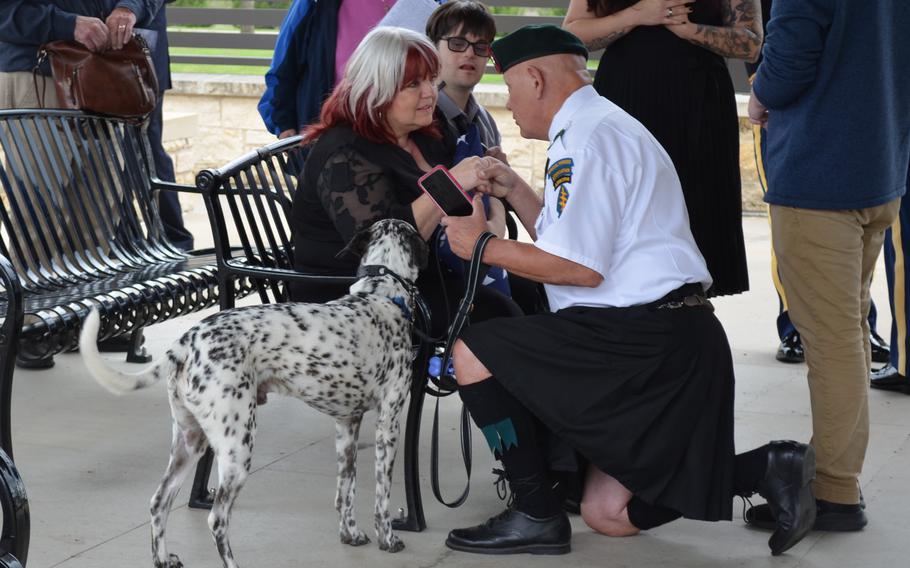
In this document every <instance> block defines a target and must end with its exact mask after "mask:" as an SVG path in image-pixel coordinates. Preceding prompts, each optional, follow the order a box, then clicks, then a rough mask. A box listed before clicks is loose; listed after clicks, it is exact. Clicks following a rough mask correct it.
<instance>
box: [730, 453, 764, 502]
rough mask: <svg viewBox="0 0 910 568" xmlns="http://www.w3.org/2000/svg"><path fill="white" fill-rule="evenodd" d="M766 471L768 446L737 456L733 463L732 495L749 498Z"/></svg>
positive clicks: (756, 489)
mask: <svg viewBox="0 0 910 568" xmlns="http://www.w3.org/2000/svg"><path fill="white" fill-rule="evenodd" d="M767 469H768V446H767V445H764V446H761V447H760V448H755V449H754V450H750V451H748V452H746V453H744V454H738V455H737V456H736V457H735V458H734V461H733V494H734V495H738V496H740V497H751V496H752V495H754V494H755V492H757V491H758V484H759V483H761V482H762V480H763V479H764V478H765V472H766V471H767Z"/></svg>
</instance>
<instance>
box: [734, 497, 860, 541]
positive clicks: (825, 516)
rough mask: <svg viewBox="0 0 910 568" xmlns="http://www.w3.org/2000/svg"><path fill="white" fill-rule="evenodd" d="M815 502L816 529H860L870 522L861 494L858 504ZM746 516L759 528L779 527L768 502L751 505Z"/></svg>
mask: <svg viewBox="0 0 910 568" xmlns="http://www.w3.org/2000/svg"><path fill="white" fill-rule="evenodd" d="M815 503H816V506H817V510H816V515H815V524H814V525H813V526H812V530H814V531H831V532H850V531H858V530H862V528H863V527H864V526H866V523H868V522H869V521H868V519H867V518H866V513H865V511H864V509H865V508H866V507H865V505H866V504H865V502H863V500H862V496H860V502H859V504H858V505H842V504H840V503H831V502H829V501H822V500H821V499H817V500H816V501H815ZM745 518H746V524H748V525H749V526H752V527H756V528H759V529H766V530H773V529H775V528H776V527H777V522H776V521H775V520H774V516H773V515H772V514H771V508H770V507H768V505H767V504H761V505H755V506H754V507H749V509H748V510H746V515H745Z"/></svg>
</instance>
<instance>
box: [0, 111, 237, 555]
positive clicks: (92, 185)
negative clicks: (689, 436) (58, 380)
mask: <svg viewBox="0 0 910 568" xmlns="http://www.w3.org/2000/svg"><path fill="white" fill-rule="evenodd" d="M150 157H151V152H150V148H149V146H148V140H147V137H146V135H145V131H144V125H136V124H131V123H128V122H125V121H123V120H119V119H114V118H106V117H99V116H92V115H87V114H84V113H81V112H78V111H63V110H8V111H0V194H2V195H0V199H2V203H0V256H3V257H6V259H9V262H7V261H6V260H5V259H4V260H2V261H0V279H2V285H3V289H2V290H0V317H2V318H3V326H2V333H0V358H2V360H0V372H2V375H0V449H2V451H3V452H5V454H6V456H4V455H2V454H0V482H4V483H3V484H4V485H5V487H2V488H0V502H2V504H3V514H4V523H3V534H2V538H0V566H15V565H18V563H21V564H23V565H24V564H25V558H26V555H27V551H28V538H29V522H28V521H29V518H28V506H27V499H26V497H25V491H24V487H22V486H21V479H18V474H17V473H16V472H15V466H14V465H13V462H12V456H13V447H12V435H11V426H10V397H11V392H12V381H13V371H14V366H15V362H16V360H17V359H18V360H19V362H20V363H21V364H24V365H25V366H29V365H31V366H38V367H41V366H49V365H50V364H52V357H53V356H54V355H55V354H57V353H61V352H63V351H67V350H71V349H74V348H76V347H77V345H78V336H79V330H80V328H81V323H82V320H83V319H84V318H85V316H87V315H88V313H89V311H90V310H91V309H92V308H96V309H98V310H99V311H100V312H101V316H102V325H101V331H100V333H99V338H100V339H108V338H111V337H117V336H125V335H129V337H130V339H131V340H130V347H131V349H130V355H131V356H132V358H133V360H139V361H147V360H148V358H147V357H146V356H145V355H144V353H143V352H142V351H141V342H142V329H143V328H144V327H145V326H147V325H151V324H154V323H157V322H159V321H164V320H167V319H171V318H174V317H178V316H180V315H183V314H187V313H190V312H195V311H198V310H201V309H204V308H207V307H210V306H213V305H215V304H216V303H217V302H218V275H217V268H216V262H215V257H214V255H213V254H211V253H210V252H209V253H199V254H188V253H184V252H182V251H180V250H177V249H176V248H174V247H173V246H172V245H171V244H170V243H169V242H168V241H167V240H166V239H165V237H164V229H163V227H162V224H161V218H160V216H159V212H158V207H157V200H156V199H154V197H155V195H156V194H155V192H156V191H158V190H161V189H170V190H177V191H190V192H196V190H195V188H194V187H192V186H182V185H178V184H172V183H165V182H161V181H160V180H158V179H156V178H155V176H154V167H153V166H152V161H151V159H150ZM238 293H242V291H238ZM6 457H8V458H9V460H6V459H5V458H6ZM17 480H18V485H17ZM6 553H9V554H10V556H11V558H10V559H9V560H8V561H7V563H6V564H4V558H6V557H5V556H3V555H4V554H6ZM12 556H14V557H15V558H12ZM16 559H18V560H16ZM14 562H15V564H14Z"/></svg>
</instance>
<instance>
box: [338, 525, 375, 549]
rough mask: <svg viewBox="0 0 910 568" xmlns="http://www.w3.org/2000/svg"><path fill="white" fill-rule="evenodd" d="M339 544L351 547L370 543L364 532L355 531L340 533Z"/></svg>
mask: <svg viewBox="0 0 910 568" xmlns="http://www.w3.org/2000/svg"><path fill="white" fill-rule="evenodd" d="M341 542H342V543H343V544H350V545H351V546H363V545H364V544H369V543H370V537H368V536H367V534H366V533H365V532H363V531H360V530H356V529H355V530H353V531H351V532H349V533H341Z"/></svg>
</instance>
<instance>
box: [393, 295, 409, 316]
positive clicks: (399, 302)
mask: <svg viewBox="0 0 910 568" xmlns="http://www.w3.org/2000/svg"><path fill="white" fill-rule="evenodd" d="M392 302H393V303H394V304H395V305H396V306H398V309H400V310H401V313H403V314H404V317H406V318H407V319H408V321H414V314H413V313H411V308H409V307H408V301H407V300H405V299H404V298H403V297H402V296H395V297H394V298H392Z"/></svg>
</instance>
